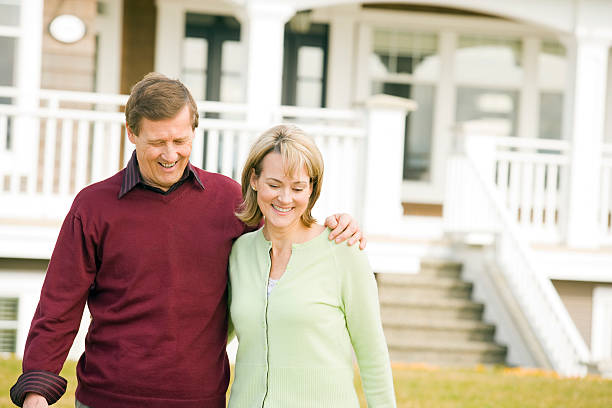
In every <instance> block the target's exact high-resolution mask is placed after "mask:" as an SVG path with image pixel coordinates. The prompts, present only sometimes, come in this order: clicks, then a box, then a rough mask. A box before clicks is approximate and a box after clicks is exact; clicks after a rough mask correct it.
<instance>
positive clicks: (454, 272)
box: [420, 258, 463, 278]
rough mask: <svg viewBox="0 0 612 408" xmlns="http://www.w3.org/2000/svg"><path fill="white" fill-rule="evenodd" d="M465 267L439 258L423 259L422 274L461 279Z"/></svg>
mask: <svg viewBox="0 0 612 408" xmlns="http://www.w3.org/2000/svg"><path fill="white" fill-rule="evenodd" d="M462 269H463V265H462V264H461V263H459V262H454V261H449V260H447V259H438V258H422V259H421V272H420V273H421V274H422V275H431V276H438V277H445V278H460V277H461V270H462Z"/></svg>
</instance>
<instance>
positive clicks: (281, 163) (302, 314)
mask: <svg viewBox="0 0 612 408" xmlns="http://www.w3.org/2000/svg"><path fill="white" fill-rule="evenodd" d="M322 177H323V160H322V157H321V153H320V152H319V150H318V149H317V147H316V145H315V144H314V142H313V141H312V140H311V139H310V138H308V137H307V136H306V135H305V134H304V133H303V132H302V131H301V130H300V129H298V128H297V127H295V126H292V125H280V126H276V127H274V128H272V129H269V130H268V131H266V132H265V133H264V134H263V135H262V136H261V137H260V138H259V139H257V141H255V143H254V145H253V146H252V148H251V151H250V153H249V157H248V158H247V161H246V164H245V166H244V169H243V172H242V194H243V198H244V202H243V205H242V207H241V210H240V212H239V213H238V214H237V215H238V217H239V218H240V219H241V220H242V221H244V222H245V223H247V224H249V225H257V224H258V223H260V222H261V219H262V217H263V218H264V220H265V224H264V226H263V227H262V228H261V229H259V230H258V231H254V232H251V233H249V234H245V235H243V236H242V237H240V238H239V239H238V240H237V241H236V242H235V243H234V246H233V248H232V252H231V255H230V293H231V295H230V315H231V319H232V323H233V325H234V328H235V331H236V335H237V337H238V342H239V344H238V352H237V355H236V375H235V379H234V383H233V386H232V391H231V395H230V401H229V407H231V408H242V407H282V408H286V407H334V408H338V407H358V406H359V402H358V399H357V396H356V393H355V389H354V386H353V353H352V352H353V349H354V351H355V354H356V356H357V362H358V363H359V368H360V372H361V377H362V380H363V384H364V389H365V394H366V398H367V400H368V405H369V406H370V407H394V406H395V398H394V392H393V379H392V375H391V368H390V364H389V354H388V351H387V346H386V343H385V339H384V335H383V331H382V326H381V322H380V313H379V306H378V296H377V289H376V283H375V280H374V275H373V273H372V271H371V269H370V267H369V265H368V261H367V258H366V256H365V255H364V254H363V253H362V252H361V251H359V250H358V249H357V248H354V247H349V246H347V245H346V244H340V245H338V244H335V243H333V242H330V241H329V240H328V235H329V230H326V229H325V228H324V227H323V226H322V225H319V224H316V222H315V219H314V218H313V217H312V215H311V210H312V208H313V206H314V204H315V202H316V201H317V199H318V198H319V194H320V192H321V181H322ZM351 346H352V348H351Z"/></svg>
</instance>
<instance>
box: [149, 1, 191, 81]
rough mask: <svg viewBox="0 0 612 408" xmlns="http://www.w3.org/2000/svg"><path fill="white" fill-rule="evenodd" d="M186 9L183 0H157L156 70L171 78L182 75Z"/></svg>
mask: <svg viewBox="0 0 612 408" xmlns="http://www.w3.org/2000/svg"><path fill="white" fill-rule="evenodd" d="M184 36H185V10H184V9H183V5H182V2H180V1H179V2H176V1H168V0H157V28H156V30H155V71H156V72H159V73H162V74H164V75H166V76H168V77H170V78H178V77H180V76H181V61H182V57H183V38H184Z"/></svg>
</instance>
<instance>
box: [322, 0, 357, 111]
mask: <svg viewBox="0 0 612 408" xmlns="http://www.w3.org/2000/svg"><path fill="white" fill-rule="evenodd" d="M358 10H359V5H357V4H350V5H344V6H336V7H332V8H331V10H330V25H329V59H328V63H327V107H329V108H336V109H348V108H350V107H351V105H352V101H353V67H355V56H354V49H355V34H356V33H355V21H356V13H357V11H358Z"/></svg>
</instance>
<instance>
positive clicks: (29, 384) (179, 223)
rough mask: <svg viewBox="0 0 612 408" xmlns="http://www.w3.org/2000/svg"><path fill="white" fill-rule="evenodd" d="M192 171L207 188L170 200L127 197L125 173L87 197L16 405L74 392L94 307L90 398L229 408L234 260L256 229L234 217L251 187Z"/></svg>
mask: <svg viewBox="0 0 612 408" xmlns="http://www.w3.org/2000/svg"><path fill="white" fill-rule="evenodd" d="M190 168H191V170H192V171H193V172H194V173H195V175H197V176H198V179H199V180H201V183H202V185H200V183H199V182H198V180H196V178H195V177H193V176H192V177H190V178H189V179H187V180H186V181H185V182H184V183H183V184H181V185H180V186H179V187H178V188H177V189H176V190H175V191H172V192H171V193H170V194H166V195H163V194H159V193H157V192H154V191H151V190H148V189H144V188H141V187H136V188H134V189H132V190H131V191H129V192H128V193H127V194H125V196H122V197H121V198H120V199H119V198H118V193H119V191H120V188H121V186H122V180H123V178H124V172H125V169H124V170H123V171H121V172H119V173H118V174H116V175H115V176H113V177H111V178H110V179H107V180H105V181H102V182H100V183H97V184H93V185H91V186H89V187H87V188H85V189H84V190H83V191H81V192H80V193H79V194H78V196H77V197H76V198H75V200H74V203H73V205H72V208H71V209H70V212H69V213H68V215H67V217H66V219H65V221H64V224H63V226H62V228H61V231H60V235H59V238H58V240H57V244H56V246H55V250H54V251H53V255H52V257H51V261H50V263H49V268H48V270H47V275H46V278H45V283H44V285H43V289H42V292H41V297H40V303H39V304H38V308H37V310H36V313H35V316H34V319H33V321H32V326H31V328H30V333H29V335H28V339H27V342H26V349H25V354H24V360H23V369H24V374H23V375H22V376H21V377H20V378H19V380H18V382H17V384H16V385H15V387H13V390H12V391H11V394H12V396H13V397H14V399H16V400H19V399H21V400H22V398H23V397H24V396H25V393H27V392H28V391H35V392H38V393H41V394H42V395H44V396H45V397H47V400H49V402H53V401H54V400H56V399H58V398H59V397H60V396H61V395H62V394H63V392H64V390H65V380H64V379H63V378H61V377H59V376H58V375H57V374H58V373H59V372H60V370H61V368H62V365H63V363H64V360H65V359H66V356H67V354H68V351H69V348H70V346H71V344H72V342H73V340H74V337H75V335H76V333H77V330H78V327H79V323H80V320H81V316H82V313H83V308H84V306H85V302H87V304H88V306H89V310H90V313H91V316H92V322H91V325H90V327H89V331H88V333H87V337H86V340H85V353H84V354H83V355H82V356H81V358H80V360H79V363H78V366H77V377H78V380H79V385H78V388H77V392H76V398H77V399H78V400H79V401H81V402H82V403H84V404H86V405H89V406H92V407H95V408H119V407H137V406H138V407H140V406H142V407H144V406H146V407H151V408H156V407H160V408H161V407H164V408H173V407H176V408H182V407H190V408H192V407H202V408H203V407H219V408H221V407H225V392H226V389H227V385H228V381H229V366H228V360H227V355H226V352H225V346H226V336H227V335H226V333H227V318H226V311H227V303H226V283H227V262H228V256H229V252H230V250H231V246H232V242H233V240H234V239H235V238H237V237H238V236H240V235H241V234H243V233H244V232H245V230H246V227H245V225H244V224H243V223H241V222H240V221H238V219H237V218H236V217H235V216H234V214H233V212H234V210H235V209H236V206H237V204H238V203H239V202H240V199H241V193H240V186H239V185H238V184H237V183H236V182H234V181H233V180H231V179H229V178H227V177H224V176H221V175H219V174H215V173H208V172H205V171H203V170H200V169H197V168H195V167H191V166H190ZM202 186H203V187H202ZM13 394H14V395H13Z"/></svg>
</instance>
